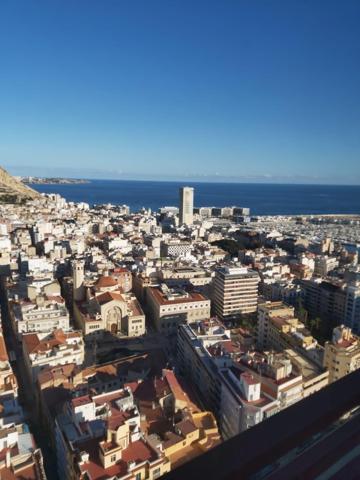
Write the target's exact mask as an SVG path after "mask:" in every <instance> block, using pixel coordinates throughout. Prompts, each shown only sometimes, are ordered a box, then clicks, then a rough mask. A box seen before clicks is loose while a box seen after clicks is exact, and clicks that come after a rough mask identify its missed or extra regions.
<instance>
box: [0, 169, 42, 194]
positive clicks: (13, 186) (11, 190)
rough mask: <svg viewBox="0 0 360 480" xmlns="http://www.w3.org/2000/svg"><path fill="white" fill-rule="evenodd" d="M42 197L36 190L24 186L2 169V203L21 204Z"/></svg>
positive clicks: (0, 171) (0, 182) (0, 192)
mask: <svg viewBox="0 0 360 480" xmlns="http://www.w3.org/2000/svg"><path fill="white" fill-rule="evenodd" d="M39 196H40V193H38V192H37V191H36V190H33V189H32V188H30V187H27V186H26V185H24V184H23V183H22V182H20V180H17V179H16V178H14V177H13V176H11V175H10V174H9V173H8V172H7V171H6V170H4V169H3V168H2V167H0V202H1V203H20V202H24V201H25V200H29V199H33V198H37V197H39Z"/></svg>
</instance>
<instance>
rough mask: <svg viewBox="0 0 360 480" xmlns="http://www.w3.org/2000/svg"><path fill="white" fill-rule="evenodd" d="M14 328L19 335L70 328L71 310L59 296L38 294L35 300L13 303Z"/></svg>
mask: <svg viewBox="0 0 360 480" xmlns="http://www.w3.org/2000/svg"><path fill="white" fill-rule="evenodd" d="M12 306H13V313H14V322H15V325H14V328H15V331H16V332H17V333H18V335H19V336H21V334H23V333H28V332H39V333H50V332H52V331H53V330H55V329H62V330H64V331H66V330H69V312H68V310H67V308H66V305H65V301H64V299H63V298H62V297H59V296H49V297H45V296H37V297H36V299H35V301H30V300H19V301H17V302H13V303H12Z"/></svg>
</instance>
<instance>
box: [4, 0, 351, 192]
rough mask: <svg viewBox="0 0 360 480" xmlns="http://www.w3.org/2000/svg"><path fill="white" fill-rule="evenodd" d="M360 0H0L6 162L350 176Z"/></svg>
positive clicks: (57, 167) (154, 173)
mask: <svg viewBox="0 0 360 480" xmlns="http://www.w3.org/2000/svg"><path fill="white" fill-rule="evenodd" d="M359 25H360V1H359V0H353V1H352V0H338V1H333V0H296V1H295V0H248V1H245V0H244V1H242V0H217V1H213V0H161V1H160V0H143V1H140V0H139V1H138V0H113V1H112V0H97V1H95V0H83V1H82V0H74V1H70V0H69V1H67V0H22V1H20V0H1V2H0V164H1V165H3V166H4V167H5V168H7V169H8V170H9V171H10V172H11V173H13V174H33V175H60V176H61V175H65V176H83V177H88V178H101V177H102V178H117V177H118V178H159V179H165V178H169V179H170V178H171V179H183V178H189V179H190V178H191V179H197V180H213V179H214V178H217V179H219V180H229V179H231V180H232V181H282V182H312V183H317V182H319V183H357V184H360V27H359Z"/></svg>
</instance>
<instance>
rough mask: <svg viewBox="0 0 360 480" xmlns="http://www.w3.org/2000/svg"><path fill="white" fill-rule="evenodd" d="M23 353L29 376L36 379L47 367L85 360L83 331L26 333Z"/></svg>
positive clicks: (33, 379)
mask: <svg viewBox="0 0 360 480" xmlns="http://www.w3.org/2000/svg"><path fill="white" fill-rule="evenodd" d="M22 345H23V355H24V362H25V366H26V368H27V370H28V374H29V377H30V378H31V379H32V381H33V382H35V381H36V379H37V376H38V374H39V373H40V372H41V371H42V370H43V369H45V368H47V367H55V366H58V365H65V364H67V363H75V364H76V365H82V363H83V362H84V342H83V336H82V332H64V331H63V330H61V329H60V330H55V331H54V332H52V333H51V334H50V335H44V334H42V335H41V334H40V333H25V334H24V335H23V337H22Z"/></svg>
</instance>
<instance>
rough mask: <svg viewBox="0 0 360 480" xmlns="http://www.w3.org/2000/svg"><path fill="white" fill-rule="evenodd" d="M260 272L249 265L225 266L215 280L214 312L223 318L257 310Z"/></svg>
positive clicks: (219, 270)
mask: <svg viewBox="0 0 360 480" xmlns="http://www.w3.org/2000/svg"><path fill="white" fill-rule="evenodd" d="M259 281H260V278H259V274H258V273H257V272H256V271H254V270H251V269H248V268H247V267H228V266H224V267H221V268H219V269H217V270H216V273H215V278H214V280H213V303H214V312H215V314H216V315H217V316H218V317H219V318H220V319H222V320H226V319H231V318H233V317H237V316H239V315H245V314H249V313H254V312H256V309H257V302H258V284H259Z"/></svg>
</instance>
